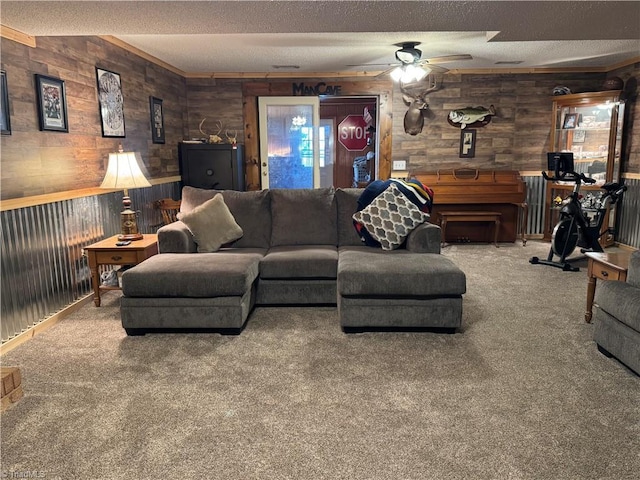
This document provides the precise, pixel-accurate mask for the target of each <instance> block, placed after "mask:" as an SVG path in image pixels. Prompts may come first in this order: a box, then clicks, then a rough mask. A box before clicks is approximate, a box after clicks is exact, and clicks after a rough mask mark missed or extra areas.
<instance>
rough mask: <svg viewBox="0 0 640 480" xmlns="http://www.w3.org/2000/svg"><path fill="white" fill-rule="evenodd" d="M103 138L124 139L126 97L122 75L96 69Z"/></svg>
mask: <svg viewBox="0 0 640 480" xmlns="http://www.w3.org/2000/svg"><path fill="white" fill-rule="evenodd" d="M96 76H97V80H98V101H99V102H100V118H101V119H102V136H103V137H124V136H125V130H124V97H123V96H122V83H121V82H120V75H118V74H117V73H114V72H110V71H109V70H104V69H102V68H98V67H96Z"/></svg>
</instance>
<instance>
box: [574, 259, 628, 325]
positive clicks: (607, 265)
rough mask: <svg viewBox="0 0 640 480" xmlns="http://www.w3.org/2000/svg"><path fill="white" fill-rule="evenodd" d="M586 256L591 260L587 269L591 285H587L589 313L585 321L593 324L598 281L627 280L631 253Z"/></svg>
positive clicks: (585, 315)
mask: <svg viewBox="0 0 640 480" xmlns="http://www.w3.org/2000/svg"><path fill="white" fill-rule="evenodd" d="M585 255H586V256H587V258H588V259H589V265H588V267H587V275H588V276H589V283H588V284H587V311H586V313H585V314H584V319H585V321H586V322H587V323H591V316H592V309H593V297H595V294H596V280H597V279H598V278H599V279H600V280H620V281H621V282H624V281H626V280H627V270H628V268H629V259H630V258H631V253H629V252H611V253H608V252H586V253H585Z"/></svg>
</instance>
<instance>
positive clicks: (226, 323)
mask: <svg viewBox="0 0 640 480" xmlns="http://www.w3.org/2000/svg"><path fill="white" fill-rule="evenodd" d="M263 253H264V251H262V250H260V249H245V250H244V251H242V252H234V251H232V250H231V251H229V250H227V251H222V252H216V253H199V254H194V255H183V254H177V253H165V254H161V255H154V256H153V257H151V258H149V259H147V260H145V261H144V262H142V263H140V264H139V265H136V267H135V268H131V269H129V270H127V271H126V272H125V273H124V274H123V277H122V290H123V297H122V298H121V303H120V314H121V318H122V326H123V327H124V329H125V330H126V332H127V334H129V335H140V334H144V333H146V332H147V331H150V330H154V331H158V330H168V329H171V330H176V329H207V330H217V331H220V332H222V333H231V334H237V333H240V331H241V330H242V328H243V326H244V324H245V322H246V320H247V317H248V316H249V313H250V312H251V309H252V308H253V304H254V298H255V283H256V279H257V278H258V273H259V264H260V259H261V258H262V256H263Z"/></svg>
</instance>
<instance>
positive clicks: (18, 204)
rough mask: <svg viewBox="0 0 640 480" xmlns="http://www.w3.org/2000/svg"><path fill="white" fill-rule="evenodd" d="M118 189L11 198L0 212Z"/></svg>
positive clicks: (175, 178) (170, 180)
mask: <svg viewBox="0 0 640 480" xmlns="http://www.w3.org/2000/svg"><path fill="white" fill-rule="evenodd" d="M181 178H182V177H180V176H179V175H177V176H173V177H164V178H152V179H150V180H149V183H151V185H162V184H164V183H173V182H179V181H180V180H181ZM117 191H119V190H118V189H105V188H100V187H91V188H81V189H78V190H67V191H64V192H56V193H48V194H46V195H34V196H31V197H23V198H11V199H9V200H3V201H2V202H1V203H0V212H4V211H7V210H16V209H18V208H27V207H33V206H36V205H44V204H47V203H54V202H61V201H63V200H70V199H72V198H82V197H91V196H93V195H104V194H105V193H111V192H117Z"/></svg>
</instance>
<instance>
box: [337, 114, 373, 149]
mask: <svg viewBox="0 0 640 480" xmlns="http://www.w3.org/2000/svg"><path fill="white" fill-rule="evenodd" d="M368 139H369V132H368V131H367V122H365V120H364V117H363V116H362V115H347V116H346V117H345V119H344V120H342V121H341V122H340V125H338V141H339V142H340V143H341V144H342V145H343V146H344V148H346V149H347V150H349V151H352V152H359V151H360V150H364V149H365V148H366V147H367V140H368Z"/></svg>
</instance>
